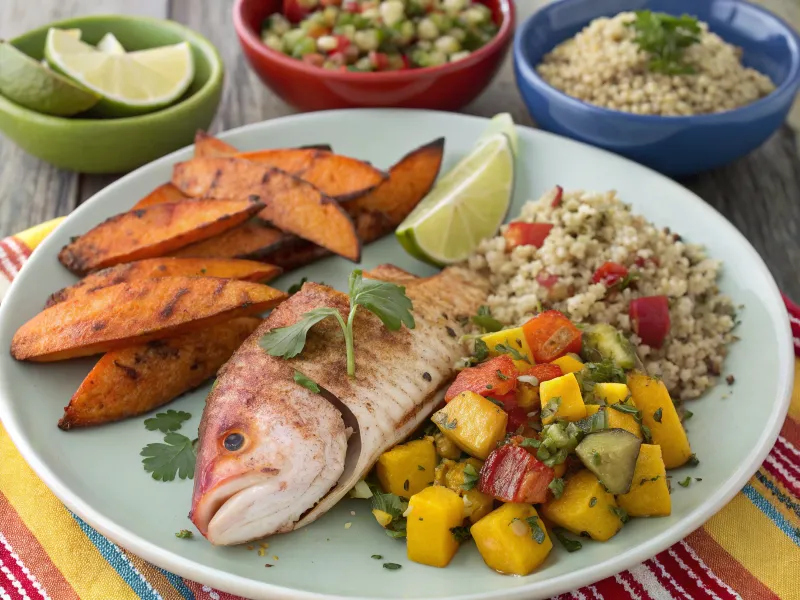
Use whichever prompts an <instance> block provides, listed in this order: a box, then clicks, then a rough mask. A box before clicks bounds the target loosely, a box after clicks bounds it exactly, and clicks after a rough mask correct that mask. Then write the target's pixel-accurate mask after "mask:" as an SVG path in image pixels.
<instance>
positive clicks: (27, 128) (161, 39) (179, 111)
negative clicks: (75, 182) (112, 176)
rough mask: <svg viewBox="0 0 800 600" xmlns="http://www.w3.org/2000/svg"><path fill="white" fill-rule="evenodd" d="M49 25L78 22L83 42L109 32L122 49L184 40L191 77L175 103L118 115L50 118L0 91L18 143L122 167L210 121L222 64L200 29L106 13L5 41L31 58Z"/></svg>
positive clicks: (74, 166) (97, 165)
mask: <svg viewBox="0 0 800 600" xmlns="http://www.w3.org/2000/svg"><path fill="white" fill-rule="evenodd" d="M50 27H58V28H62V29H71V28H77V29H80V30H81V31H82V37H81V39H83V40H84V41H86V42H88V43H90V44H96V43H97V42H99V41H100V38H101V37H103V35H104V34H106V33H108V32H111V33H113V34H114V35H115V36H116V37H117V39H118V40H119V41H120V42H121V43H122V45H123V46H124V47H125V49H126V50H144V49H146V48H154V47H157V46H164V45H167V44H176V43H178V42H183V41H187V42H189V43H190V44H191V46H192V51H193V53H194V61H195V78H194V81H193V82H192V85H191V86H190V87H189V89H188V90H187V92H186V94H184V96H183V98H181V99H180V100H179V101H178V102H177V103H176V104H173V105H172V106H170V107H168V108H165V109H163V110H160V111H157V112H154V113H150V114H146V115H141V116H137V117H129V118H123V119H82V118H74V117H73V118H63V117H52V116H48V115H43V114H40V113H37V112H34V111H32V110H29V109H27V108H23V107H22V106H20V105H18V104H15V103H14V102H11V101H10V100H8V99H7V98H5V97H3V96H0V131H2V132H3V134H5V135H6V136H7V137H8V138H9V139H11V140H13V141H14V142H16V143H17V144H18V145H19V146H20V147H21V148H22V149H24V150H26V151H27V152H30V153H31V154H33V155H34V156H36V157H38V158H41V159H42V160H44V161H46V162H49V163H51V164H53V165H55V166H57V167H61V168H62V169H69V170H71V171H79V172H82V173H124V172H126V171H131V170H133V169H135V168H137V167H139V166H141V165H143V164H146V163H149V162H150V161H152V160H155V159H156V158H159V157H160V156H163V155H165V154H168V153H170V152H172V151H173V150H177V149H178V148H182V147H183V146H186V145H188V144H191V143H192V140H193V138H194V134H195V132H196V131H197V130H198V129H206V128H207V127H208V126H209V125H210V124H211V121H212V119H213V118H214V114H215V113H216V111H217V106H218V105H219V101H220V96H221V95H222V80H223V65H222V59H221V58H220V56H219V53H218V52H217V50H216V48H214V46H213V45H212V44H211V42H209V41H208V40H207V39H206V38H204V37H203V36H201V35H200V34H198V33H195V32H194V31H192V30H190V29H187V28H186V27H183V26H182V25H179V24H178V23H175V22H173V21H166V20H160V19H152V18H147V17H126V16H120V15H106V16H91V17H78V18H74V19H67V20H64V21H58V22H57V23H51V24H49V25H45V26H44V27H40V28H39V29H35V30H33V31H30V32H28V33H26V34H24V35H21V36H19V37H18V38H15V39H13V40H10V41H11V43H12V44H13V45H14V46H16V47H17V48H19V49H20V50H22V51H23V52H25V53H26V54H28V55H29V56H32V57H33V58H35V59H37V60H39V59H41V58H42V57H43V53H44V43H45V37H46V35H47V30H48V29H49V28H50Z"/></svg>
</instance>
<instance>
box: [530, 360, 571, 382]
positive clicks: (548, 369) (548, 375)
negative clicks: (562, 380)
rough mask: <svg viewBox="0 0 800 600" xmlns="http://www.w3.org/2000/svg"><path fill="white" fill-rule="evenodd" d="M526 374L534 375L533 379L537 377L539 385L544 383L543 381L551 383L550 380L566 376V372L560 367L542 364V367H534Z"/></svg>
mask: <svg viewBox="0 0 800 600" xmlns="http://www.w3.org/2000/svg"><path fill="white" fill-rule="evenodd" d="M524 374H525V375H532V376H533V377H536V379H538V380H539V383H542V382H543V381H549V380H550V379H555V378H556V377H561V376H562V375H563V374H564V372H563V371H562V370H561V367H559V366H558V365H553V364H549V363H542V364H540V365H533V366H532V367H531V368H530V369H528V370H527V371H525V373H524Z"/></svg>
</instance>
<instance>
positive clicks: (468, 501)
mask: <svg viewBox="0 0 800 600" xmlns="http://www.w3.org/2000/svg"><path fill="white" fill-rule="evenodd" d="M463 500H464V516H465V517H466V518H467V519H469V521H470V523H477V522H478V521H480V520H481V519H482V518H483V517H485V516H486V515H488V514H489V513H490V512H492V509H493V508H494V498H493V497H492V496H490V495H489V494H484V493H483V492H482V491H480V490H479V489H478V488H476V487H475V488H472V489H471V490H469V491H468V492H464V496H463Z"/></svg>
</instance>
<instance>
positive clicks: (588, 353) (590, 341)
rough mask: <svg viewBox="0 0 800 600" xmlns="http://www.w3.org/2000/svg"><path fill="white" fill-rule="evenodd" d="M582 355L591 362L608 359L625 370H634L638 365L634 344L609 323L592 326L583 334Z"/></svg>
mask: <svg viewBox="0 0 800 600" xmlns="http://www.w3.org/2000/svg"><path fill="white" fill-rule="evenodd" d="M581 355H582V356H583V358H584V359H585V360H587V361H589V362H600V361H602V360H603V359H604V358H608V359H611V360H612V361H614V362H615V363H616V364H617V365H619V366H620V367H622V368H623V369H632V368H633V367H634V365H635V364H636V351H635V350H634V349H633V344H631V342H630V340H628V339H627V338H626V337H625V336H624V335H622V333H621V332H620V331H618V330H617V329H616V328H614V327H612V326H611V325H609V324H608V323H597V324H596V325H591V326H590V327H589V328H587V329H586V330H585V331H584V332H583V348H582V349H581Z"/></svg>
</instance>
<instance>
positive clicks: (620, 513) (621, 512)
mask: <svg viewBox="0 0 800 600" xmlns="http://www.w3.org/2000/svg"><path fill="white" fill-rule="evenodd" d="M608 510H610V511H611V512H612V513H614V514H615V515H617V518H618V519H619V520H620V521H622V522H623V523H627V522H628V521H630V519H631V518H630V517H629V516H628V512H627V511H626V510H625V509H624V508H621V507H619V506H609V507H608Z"/></svg>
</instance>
